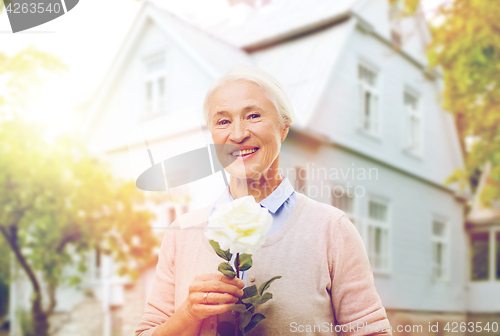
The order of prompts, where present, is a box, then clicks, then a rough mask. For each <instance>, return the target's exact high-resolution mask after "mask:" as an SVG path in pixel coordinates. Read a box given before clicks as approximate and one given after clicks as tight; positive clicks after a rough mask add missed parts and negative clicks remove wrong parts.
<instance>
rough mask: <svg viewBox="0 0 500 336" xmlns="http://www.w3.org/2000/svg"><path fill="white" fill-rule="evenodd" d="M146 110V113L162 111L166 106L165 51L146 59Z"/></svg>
mask: <svg viewBox="0 0 500 336" xmlns="http://www.w3.org/2000/svg"><path fill="white" fill-rule="evenodd" d="M144 65H145V80H144V112H145V115H152V114H157V113H162V112H164V111H165V108H166V104H165V103H166V101H165V100H166V99H165V96H166V65H165V55H164V54H163V53H161V54H158V55H155V56H152V57H148V58H146V59H145V61H144Z"/></svg>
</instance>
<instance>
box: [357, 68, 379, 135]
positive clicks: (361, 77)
mask: <svg viewBox="0 0 500 336" xmlns="http://www.w3.org/2000/svg"><path fill="white" fill-rule="evenodd" d="M377 77H378V75H377V71H376V70H375V69H373V68H371V67H369V66H367V65H365V64H359V66H358V81H359V90H360V106H359V107H360V111H359V114H360V127H361V129H362V130H364V131H366V132H368V133H371V134H373V135H378V132H379V126H378V122H379V106H378V104H379V103H378V102H379V93H378V85H377V84H378V83H377V82H378V78H377Z"/></svg>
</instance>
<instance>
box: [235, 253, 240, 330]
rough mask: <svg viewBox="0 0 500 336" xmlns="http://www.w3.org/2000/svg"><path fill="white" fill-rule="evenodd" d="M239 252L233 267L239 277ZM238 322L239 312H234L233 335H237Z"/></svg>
mask: <svg viewBox="0 0 500 336" xmlns="http://www.w3.org/2000/svg"><path fill="white" fill-rule="evenodd" d="M239 265H240V254H239V253H236V259H234V268H235V269H236V277H237V278H238V279H239V277H240V267H239ZM239 324H240V313H238V312H236V323H235V325H234V336H238V329H239Z"/></svg>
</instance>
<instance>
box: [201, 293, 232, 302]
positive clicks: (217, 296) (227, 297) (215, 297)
mask: <svg viewBox="0 0 500 336" xmlns="http://www.w3.org/2000/svg"><path fill="white" fill-rule="evenodd" d="M205 301H206V304H219V303H228V304H231V303H236V302H238V298H237V297H235V296H233V295H231V294H225V293H224V294H221V293H214V292H209V293H208V294H207V298H206V300H205V293H196V302H198V303H201V304H205Z"/></svg>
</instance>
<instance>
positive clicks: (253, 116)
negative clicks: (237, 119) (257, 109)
mask: <svg viewBox="0 0 500 336" xmlns="http://www.w3.org/2000/svg"><path fill="white" fill-rule="evenodd" d="M258 117H260V114H258V113H252V114H250V115H249V116H248V118H250V119H255V118H258Z"/></svg>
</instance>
